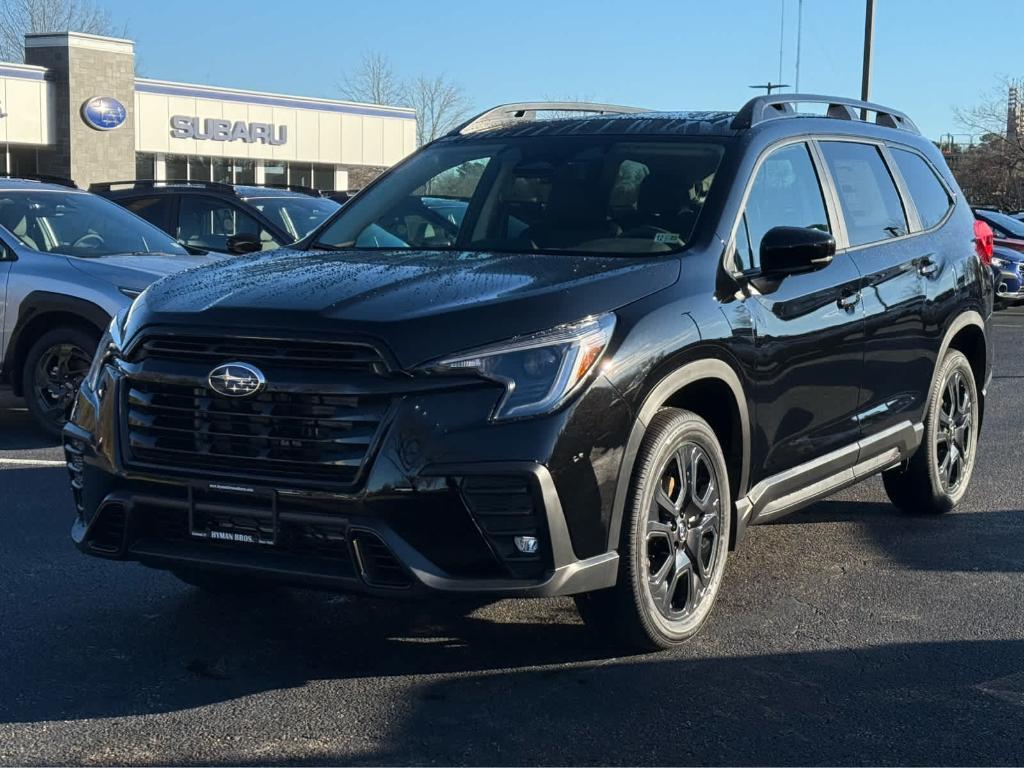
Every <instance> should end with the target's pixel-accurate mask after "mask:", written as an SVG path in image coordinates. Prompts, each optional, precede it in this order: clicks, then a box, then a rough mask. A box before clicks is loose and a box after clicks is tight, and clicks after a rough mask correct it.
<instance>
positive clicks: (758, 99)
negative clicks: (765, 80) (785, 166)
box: [731, 93, 921, 135]
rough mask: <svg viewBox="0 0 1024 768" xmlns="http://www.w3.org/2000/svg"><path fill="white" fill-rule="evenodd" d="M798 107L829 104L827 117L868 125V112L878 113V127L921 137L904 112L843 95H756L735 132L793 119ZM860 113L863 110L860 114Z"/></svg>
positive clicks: (740, 116) (735, 125)
mask: <svg viewBox="0 0 1024 768" xmlns="http://www.w3.org/2000/svg"><path fill="white" fill-rule="evenodd" d="M797 104H828V109H827V110H826V112H825V117H829V118H833V119H837V120H863V121H864V122H867V115H866V113H867V112H874V113H875V124H876V125H882V126H885V127H886V128H898V129H901V130H904V131H909V132H911V133H916V134H918V135H920V134H921V132H920V131H919V130H918V129H917V126H916V125H914V121H913V120H911V119H910V118H909V117H907V116H906V115H905V114H903V113H902V112H898V111H896V110H895V109H890V108H889V107H883V106H882V105H881V104H873V103H871V102H870V101H860V100H859V99H847V98H844V97H842V96H819V95H816V94H811V93H778V94H772V95H771V96H755V97H754V98H752V99H751V100H750V101H748V102H747V103H746V104H744V105H743V107H742V108H740V111H739V112H737V113H736V117H734V118H733V121H732V125H731V127H732V128H733V130H743V129H745V128H753V127H754V126H755V125H759V124H760V123H763V122H765V121H767V120H775V119H777V118H780V117H793V116H795V115H796V113H797V111H796V108H795V105H797ZM857 110H860V112H859V113H858V112H857Z"/></svg>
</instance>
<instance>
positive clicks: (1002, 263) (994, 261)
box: [992, 256, 1010, 269]
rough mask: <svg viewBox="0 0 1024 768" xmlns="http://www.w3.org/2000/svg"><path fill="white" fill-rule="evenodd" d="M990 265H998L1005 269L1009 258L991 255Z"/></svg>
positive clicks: (1008, 264)
mask: <svg viewBox="0 0 1024 768" xmlns="http://www.w3.org/2000/svg"><path fill="white" fill-rule="evenodd" d="M992 266H993V267H999V268H1000V269H1005V268H1007V267H1009V266H1010V260H1009V259H1000V258H999V257H998V256H993V257H992Z"/></svg>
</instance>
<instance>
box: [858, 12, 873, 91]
mask: <svg viewBox="0 0 1024 768" xmlns="http://www.w3.org/2000/svg"><path fill="white" fill-rule="evenodd" d="M874 29H875V0H867V6H866V7H865V10H864V70H863V72H862V73H861V78H860V99H861V101H868V100H869V99H870V98H871V48H872V37H873V34H874Z"/></svg>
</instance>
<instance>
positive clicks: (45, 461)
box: [0, 457, 67, 467]
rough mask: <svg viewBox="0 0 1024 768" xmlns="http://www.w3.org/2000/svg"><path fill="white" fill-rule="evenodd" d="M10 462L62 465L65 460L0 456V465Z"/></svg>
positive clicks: (17, 463) (33, 464) (30, 464)
mask: <svg viewBox="0 0 1024 768" xmlns="http://www.w3.org/2000/svg"><path fill="white" fill-rule="evenodd" d="M4 464H12V465H14V466H17V467H64V466H67V462H64V461H56V460H54V459H7V458H3V457H0V466H3V465H4Z"/></svg>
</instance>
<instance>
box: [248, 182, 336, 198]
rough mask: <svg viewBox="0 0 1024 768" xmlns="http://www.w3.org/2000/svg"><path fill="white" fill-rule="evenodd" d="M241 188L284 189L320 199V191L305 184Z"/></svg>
mask: <svg viewBox="0 0 1024 768" xmlns="http://www.w3.org/2000/svg"><path fill="white" fill-rule="evenodd" d="M237 186H239V187H260V188H262V189H283V190H286V191H288V192H299V193H301V194H303V195H310V196H312V197H320V190H319V189H316V188H315V187H307V186H305V185H304V184H238V185H237Z"/></svg>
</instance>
